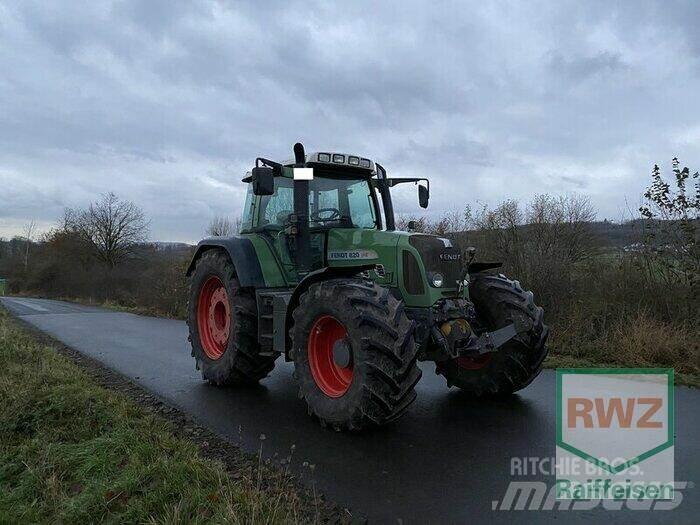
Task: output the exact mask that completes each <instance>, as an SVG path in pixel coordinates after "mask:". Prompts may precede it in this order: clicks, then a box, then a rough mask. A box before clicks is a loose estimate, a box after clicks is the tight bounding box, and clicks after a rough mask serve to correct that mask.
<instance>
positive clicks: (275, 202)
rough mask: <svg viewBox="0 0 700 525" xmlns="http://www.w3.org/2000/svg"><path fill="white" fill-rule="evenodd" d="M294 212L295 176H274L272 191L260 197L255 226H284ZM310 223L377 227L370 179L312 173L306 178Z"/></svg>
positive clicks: (312, 224) (337, 226) (320, 225)
mask: <svg viewBox="0 0 700 525" xmlns="http://www.w3.org/2000/svg"><path fill="white" fill-rule="evenodd" d="M293 212H294V180H293V179H291V178H287V177H275V193H274V194H273V195H267V196H264V197H262V198H261V200H260V210H259V212H258V227H266V226H278V227H285V226H287V225H288V224H289V216H290V214H292V213H293ZM309 226H310V227H311V228H322V227H334V228H367V229H376V228H377V218H376V215H375V208H374V201H373V199H372V189H371V187H370V184H369V181H368V180H366V179H340V178H338V179H336V178H331V177H318V176H317V177H314V178H313V180H311V181H309Z"/></svg>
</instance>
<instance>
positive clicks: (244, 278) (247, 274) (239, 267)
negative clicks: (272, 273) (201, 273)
mask: <svg viewBox="0 0 700 525" xmlns="http://www.w3.org/2000/svg"><path fill="white" fill-rule="evenodd" d="M216 249H220V250H224V251H225V252H226V253H227V254H228V256H229V258H230V259H231V262H232V263H233V266H234V268H235V269H236V276H237V277H238V281H239V282H240V284H241V286H246V287H253V288H263V287H264V286H265V279H264V278H263V273H262V269H261V268H260V262H259V261H258V255H257V253H256V252H255V247H254V246H253V243H252V242H251V240H250V239H248V238H246V237H243V236H241V235H233V236H231V237H207V238H206V239H203V240H201V241H199V244H197V249H196V251H195V253H194V255H193V256H192V260H191V261H190V265H189V266H188V267H187V272H186V275H187V276H189V275H190V274H191V273H192V271H193V270H194V267H195V265H196V264H197V261H198V260H199V258H200V257H201V256H202V254H203V253H204V252H206V251H207V250H216Z"/></svg>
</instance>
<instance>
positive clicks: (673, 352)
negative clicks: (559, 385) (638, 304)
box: [547, 308, 700, 386]
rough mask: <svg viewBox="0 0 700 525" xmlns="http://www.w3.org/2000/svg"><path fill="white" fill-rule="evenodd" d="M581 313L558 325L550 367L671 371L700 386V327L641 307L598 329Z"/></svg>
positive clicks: (553, 337)
mask: <svg viewBox="0 0 700 525" xmlns="http://www.w3.org/2000/svg"><path fill="white" fill-rule="evenodd" d="M578 313H579V315H570V316H569V317H568V318H566V319H565V320H561V321H560V322H559V323H555V324H554V326H553V330H552V338H551V341H550V348H551V356H552V358H551V359H550V360H549V361H548V363H547V364H548V366H550V367H556V366H571V364H572V363H574V362H578V363H579V365H583V366H591V365H594V366H601V365H603V366H627V367H671V368H673V369H674V370H675V372H676V379H677V381H678V382H679V383H685V384H690V385H695V386H700V328H699V327H698V325H697V324H696V323H695V324H694V323H692V322H690V321H689V320H679V321H675V322H671V321H662V320H660V319H659V318H658V317H656V316H653V315H651V314H650V313H649V312H648V311H647V310H645V309H642V308H640V309H638V310H636V311H631V312H629V313H627V314H623V315H621V316H619V317H613V319H612V320H609V321H608V322H607V323H598V325H597V326H596V323H592V322H591V318H590V317H588V316H585V315H581V312H578ZM565 363H568V365H566V364H565Z"/></svg>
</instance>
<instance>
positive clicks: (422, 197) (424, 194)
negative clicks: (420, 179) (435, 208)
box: [418, 184, 430, 208]
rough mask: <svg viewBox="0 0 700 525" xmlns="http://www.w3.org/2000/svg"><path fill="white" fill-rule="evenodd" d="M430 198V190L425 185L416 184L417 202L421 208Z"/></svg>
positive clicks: (425, 205)
mask: <svg viewBox="0 0 700 525" xmlns="http://www.w3.org/2000/svg"><path fill="white" fill-rule="evenodd" d="M429 200H430V192H429V191H428V188H426V187H425V186H421V185H420V184H419V185H418V204H419V205H420V207H421V208H427V207H428V201H429Z"/></svg>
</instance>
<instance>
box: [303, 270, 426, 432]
mask: <svg viewBox="0 0 700 525" xmlns="http://www.w3.org/2000/svg"><path fill="white" fill-rule="evenodd" d="M293 316H294V328H293V331H292V336H293V346H292V348H293V357H294V370H295V371H294V376H295V377H296V379H297V382H298V383H299V397H301V398H303V399H304V400H305V401H306V403H307V405H308V410H309V414H311V415H313V416H315V417H317V418H318V420H319V421H320V422H321V424H322V425H323V426H330V427H332V428H334V429H335V430H345V429H348V430H359V429H362V428H366V427H371V426H378V425H381V424H384V423H388V422H389V421H392V420H394V419H396V418H398V417H399V416H400V415H401V414H403V412H404V411H405V410H406V408H408V406H409V405H410V404H411V403H412V402H413V401H414V400H415V398H416V392H415V390H414V386H415V384H416V383H417V382H418V380H419V379H420V376H421V372H420V369H419V368H418V366H417V365H416V356H417V349H416V343H415V340H414V335H413V330H414V323H413V322H412V321H409V319H408V318H407V317H406V314H405V313H404V307H403V303H402V302H400V301H398V300H397V299H396V298H394V297H393V296H392V295H391V294H390V293H389V291H388V290H387V289H386V288H382V287H380V286H378V285H376V284H375V283H373V282H372V281H369V280H360V279H331V280H328V281H323V282H320V283H316V284H313V285H311V287H310V288H309V290H308V291H307V292H305V293H304V294H303V295H302V297H301V299H300V302H299V305H298V306H297V307H296V309H295V310H294V313H293Z"/></svg>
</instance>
